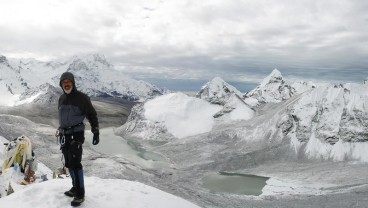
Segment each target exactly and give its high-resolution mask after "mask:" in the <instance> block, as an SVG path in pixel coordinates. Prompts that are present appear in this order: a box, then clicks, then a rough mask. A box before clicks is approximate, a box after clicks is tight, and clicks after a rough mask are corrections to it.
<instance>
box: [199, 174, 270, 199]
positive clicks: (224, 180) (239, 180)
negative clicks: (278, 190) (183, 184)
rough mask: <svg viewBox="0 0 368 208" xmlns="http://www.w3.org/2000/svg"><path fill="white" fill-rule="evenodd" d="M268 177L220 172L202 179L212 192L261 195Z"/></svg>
mask: <svg viewBox="0 0 368 208" xmlns="http://www.w3.org/2000/svg"><path fill="white" fill-rule="evenodd" d="M268 179H269V178H268V177H262V176H256V175H247V174H238V173H226V172H220V173H217V174H212V175H209V176H206V177H204V178H203V179H202V182H203V187H204V188H206V189H209V190H210V191H212V192H226V193H233V194H240V195H253V196H259V195H261V194H262V189H263V187H265V185H266V181H267V180H268Z"/></svg>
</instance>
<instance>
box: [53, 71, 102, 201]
mask: <svg viewBox="0 0 368 208" xmlns="http://www.w3.org/2000/svg"><path fill="white" fill-rule="evenodd" d="M60 87H61V88H62V89H63V91H64V94H62V95H61V96H60V98H59V105H58V109H59V125H60V127H59V129H58V130H59V136H60V144H61V151H62V153H63V156H64V160H65V167H67V168H68V169H69V174H70V176H71V178H72V184H73V187H72V188H71V189H70V190H69V191H66V192H65V193H64V194H65V195H66V196H69V197H74V199H73V201H72V202H71V205H72V206H79V205H80V204H81V203H82V202H84V195H85V189H84V176H83V166H82V163H81V161H82V152H83V149H82V144H83V143H84V128H85V125H84V123H83V120H84V119H85V118H87V119H88V121H89V123H90V125H91V131H92V133H93V141H92V144H93V145H96V144H98V143H99V140H100V139H99V135H100V134H99V128H98V118H97V113H96V110H95V109H94V107H93V106H92V103H91V100H90V98H89V97H88V96H87V95H86V94H84V93H82V92H80V91H78V90H77V88H76V85H75V80H74V75H73V74H72V73H70V72H65V73H63V74H62V75H61V77H60Z"/></svg>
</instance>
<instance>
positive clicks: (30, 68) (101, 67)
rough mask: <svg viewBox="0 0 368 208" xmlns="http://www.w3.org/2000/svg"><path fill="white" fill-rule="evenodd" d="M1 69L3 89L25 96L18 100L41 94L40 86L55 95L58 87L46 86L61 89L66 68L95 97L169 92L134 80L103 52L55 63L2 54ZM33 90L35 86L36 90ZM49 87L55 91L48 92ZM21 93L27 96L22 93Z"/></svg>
mask: <svg viewBox="0 0 368 208" xmlns="http://www.w3.org/2000/svg"><path fill="white" fill-rule="evenodd" d="M0 69H1V76H0V90H1V92H2V93H3V94H4V95H8V97H9V98H10V97H12V96H14V95H17V96H18V98H20V99H23V100H17V99H15V98H14V97H13V99H11V100H15V101H16V102H18V103H22V102H23V103H24V99H28V98H29V97H31V96H32V95H30V93H32V92H33V95H36V94H39V92H37V88H42V89H40V90H39V91H42V93H41V94H45V93H46V94H47V93H50V94H51V95H49V97H50V96H51V97H52V96H53V93H54V89H51V88H44V86H42V85H44V84H46V83H49V84H50V85H52V86H54V87H56V88H60V86H59V78H60V76H61V74H62V73H63V72H65V71H70V72H72V73H73V74H74V75H75V79H76V85H77V88H78V89H79V90H81V91H82V92H85V93H87V94H88V95H90V96H93V97H120V98H125V99H128V100H146V99H150V98H153V97H155V96H157V95H162V94H164V93H165V90H163V89H160V88H158V87H156V86H154V85H152V84H150V83H147V82H144V81H139V80H134V79H132V78H130V77H128V76H126V75H125V74H124V73H123V72H121V71H118V70H115V69H114V66H113V65H112V64H110V63H109V62H108V61H107V60H106V58H105V57H104V56H103V55H98V54H93V55H85V56H74V57H72V58H71V59H65V60H60V61H52V62H43V61H38V60H35V59H11V60H8V59H7V58H6V57H5V56H1V57H0ZM29 89H32V90H31V91H32V92H31V91H29ZM45 89H46V90H47V89H50V90H51V91H50V92H45V91H44V90H45ZM27 90H28V91H27ZM26 91H27V92H26ZM20 94H25V95H22V96H20ZM19 101H21V102H19ZM39 101H40V100H39ZM42 102H43V101H42ZM45 102H48V101H45ZM12 104H14V102H12ZM12 104H10V105H12Z"/></svg>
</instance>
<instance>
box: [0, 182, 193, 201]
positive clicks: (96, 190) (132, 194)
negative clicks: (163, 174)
mask: <svg viewBox="0 0 368 208" xmlns="http://www.w3.org/2000/svg"><path fill="white" fill-rule="evenodd" d="M70 184H71V180H70V179H53V180H49V181H46V182H42V183H36V184H32V185H28V186H27V187H25V188H24V189H22V190H19V191H16V192H15V193H13V194H11V195H9V196H7V197H3V198H0V207H9V208H10V207H14V208H15V207H37V208H50V207H53V208H64V207H69V206H70V201H71V198H69V197H67V196H65V195H64V194H63V193H64V191H66V190H69V189H70ZM85 185H86V197H85V201H84V202H83V204H82V206H81V207H91V208H94V207H95V208H100V207H109V208H114V207H116V208H121V207H124V208H142V207H160V208H172V207H177V208H198V207H199V206H197V205H194V204H192V203H190V202H188V201H185V200H184V199H181V198H179V197H177V196H174V195H172V194H169V193H166V192H163V191H160V190H159V189H156V188H153V187H150V186H147V185H144V184H142V183H139V182H135V181H127V180H120V179H101V178H98V177H86V178H85Z"/></svg>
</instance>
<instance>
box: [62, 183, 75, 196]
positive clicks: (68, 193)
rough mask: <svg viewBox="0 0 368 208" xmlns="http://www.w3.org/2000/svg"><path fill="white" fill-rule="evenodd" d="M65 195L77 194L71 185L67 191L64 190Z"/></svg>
mask: <svg viewBox="0 0 368 208" xmlns="http://www.w3.org/2000/svg"><path fill="white" fill-rule="evenodd" d="M64 194H65V195H66V196H69V197H74V196H75V195H76V194H77V190H76V188H75V187H74V186H73V187H72V188H71V189H70V190H69V191H66V192H64Z"/></svg>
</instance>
